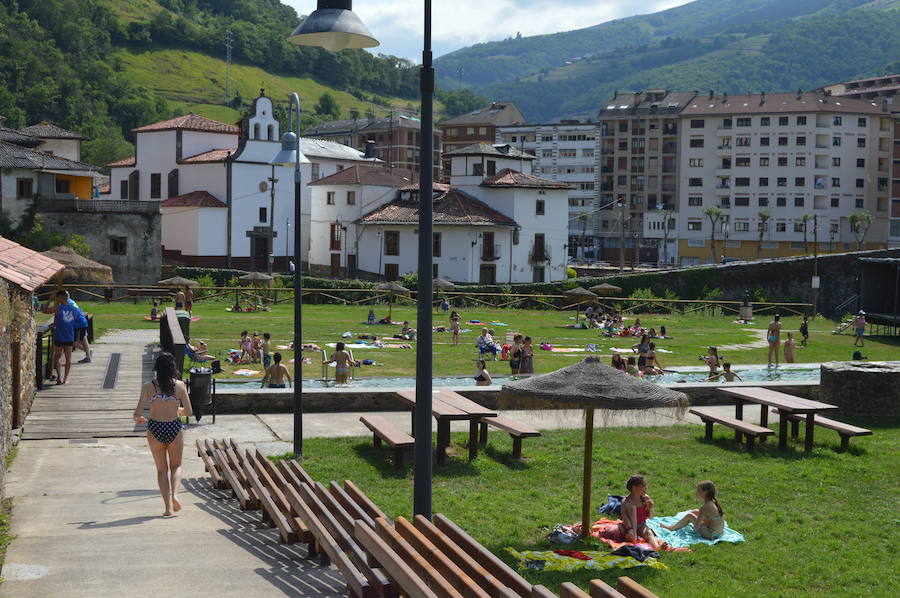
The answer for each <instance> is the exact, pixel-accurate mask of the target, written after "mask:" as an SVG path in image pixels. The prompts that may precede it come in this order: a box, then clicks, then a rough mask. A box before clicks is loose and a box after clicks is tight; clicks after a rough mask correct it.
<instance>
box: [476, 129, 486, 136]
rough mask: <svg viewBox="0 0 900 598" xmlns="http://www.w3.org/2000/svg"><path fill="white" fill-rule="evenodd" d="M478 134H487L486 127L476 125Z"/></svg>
mask: <svg viewBox="0 0 900 598" xmlns="http://www.w3.org/2000/svg"><path fill="white" fill-rule="evenodd" d="M478 134H479V135H487V127H478Z"/></svg>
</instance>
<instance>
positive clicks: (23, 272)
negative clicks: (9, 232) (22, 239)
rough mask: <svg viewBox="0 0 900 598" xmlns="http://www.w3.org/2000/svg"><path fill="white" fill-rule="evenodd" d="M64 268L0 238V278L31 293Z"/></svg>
mask: <svg viewBox="0 0 900 598" xmlns="http://www.w3.org/2000/svg"><path fill="white" fill-rule="evenodd" d="M64 267H65V266H63V265H62V264H60V263H59V262H57V261H56V260H54V259H51V258H49V257H47V256H45V255H41V254H40V253H38V252H37V251H32V250H30V249H28V248H27V247H22V246H21V245H19V244H18V243H13V242H12V241H10V240H9V239H5V238H3V237H0V278H3V279H6V280H8V281H9V282H11V283H12V284H14V285H16V286H19V287H21V288H23V289H25V290H26V291H30V292H33V291H35V290H37V288H38V287H40V286H41V285H42V284H44V283H45V282H47V281H48V280H50V279H51V278H52V277H53V276H54V275H55V274H56V273H57V272H59V271H61V270H62V269H63V268H64Z"/></svg>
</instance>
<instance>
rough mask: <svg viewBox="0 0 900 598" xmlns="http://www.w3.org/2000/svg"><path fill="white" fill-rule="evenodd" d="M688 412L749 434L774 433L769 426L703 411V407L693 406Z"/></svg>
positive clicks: (763, 434)
mask: <svg viewBox="0 0 900 598" xmlns="http://www.w3.org/2000/svg"><path fill="white" fill-rule="evenodd" d="M690 413H693V414H694V415H696V416H697V417H699V418H700V419H702V420H703V421H712V422H715V423H717V424H722V425H723V426H728V427H729V428H733V429H735V430H740V431H741V432H742V433H744V434H749V435H751V436H768V435H769V434H774V433H775V432H774V430H770V429H769V428H764V427H762V426H757V425H756V424H751V423H748V422H745V421H744V420H740V419H737V418H734V417H729V416H727V415H720V414H718V413H713V412H711V411H705V410H703V409H696V408H693V409H690Z"/></svg>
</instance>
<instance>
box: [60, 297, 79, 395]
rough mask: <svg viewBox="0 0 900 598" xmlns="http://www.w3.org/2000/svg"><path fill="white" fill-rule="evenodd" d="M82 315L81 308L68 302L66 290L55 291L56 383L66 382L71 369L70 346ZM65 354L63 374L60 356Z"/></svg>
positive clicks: (72, 343)
mask: <svg viewBox="0 0 900 598" xmlns="http://www.w3.org/2000/svg"><path fill="white" fill-rule="evenodd" d="M83 317H84V316H83V315H82V314H81V310H80V309H78V308H77V307H73V306H72V305H71V304H70V303H69V293H68V291H58V292H57V293H56V311H55V313H54V317H53V369H54V370H56V383H57V384H67V383H68V382H69V371H70V370H71V369H72V346H73V345H74V344H75V329H76V328H77V327H78V324H79V321H80V319H81V318H83ZM63 356H65V375H63V373H62V372H60V363H59V362H60V358H61V357H63Z"/></svg>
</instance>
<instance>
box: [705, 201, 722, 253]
mask: <svg viewBox="0 0 900 598" xmlns="http://www.w3.org/2000/svg"><path fill="white" fill-rule="evenodd" d="M703 213H704V214H705V215H706V217H707V218H709V223H710V224H711V225H712V226H711V227H710V231H709V239H710V241H711V243H712V247H711V249H710V251H711V252H712V253H711V255H712V263H714V264H715V263H716V262H718V261H719V259H718V257H717V256H718V253H717V252H716V229H717V228H718V227H719V221H721V220H722V218H723V216H722V210H720V209H719V208H717V207H715V206H713V207H711V208H706V209H705V210H703Z"/></svg>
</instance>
